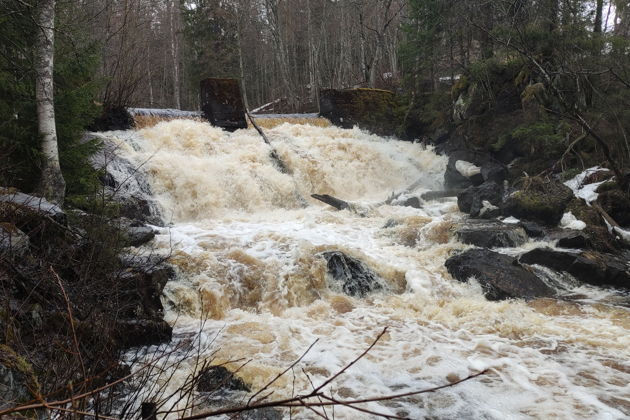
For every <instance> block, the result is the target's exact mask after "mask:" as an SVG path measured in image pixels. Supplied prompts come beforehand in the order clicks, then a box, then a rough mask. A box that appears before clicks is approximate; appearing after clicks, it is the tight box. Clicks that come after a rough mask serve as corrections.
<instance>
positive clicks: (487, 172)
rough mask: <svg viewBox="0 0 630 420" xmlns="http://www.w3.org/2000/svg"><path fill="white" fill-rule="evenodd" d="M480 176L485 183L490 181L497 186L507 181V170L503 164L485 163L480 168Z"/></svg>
mask: <svg viewBox="0 0 630 420" xmlns="http://www.w3.org/2000/svg"><path fill="white" fill-rule="evenodd" d="M481 176H482V177H483V180H484V181H485V182H488V181H492V182H496V183H497V184H499V185H502V184H503V181H505V180H506V179H507V176H508V170H507V167H506V166H505V165H503V164H500V163H497V162H487V163H484V164H483V165H482V166H481Z"/></svg>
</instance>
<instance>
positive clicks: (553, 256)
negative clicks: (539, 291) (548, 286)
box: [519, 248, 630, 288]
mask: <svg viewBox="0 0 630 420" xmlns="http://www.w3.org/2000/svg"><path fill="white" fill-rule="evenodd" d="M519 260H520V261H521V262H522V263H525V264H538V265H542V266H545V267H549V268H551V269H554V270H557V271H564V272H567V273H569V274H571V275H572V276H573V277H575V278H576V279H578V280H580V281H582V282H584V283H589V284H593V285H596V286H602V285H608V286H614V287H622V288H630V266H628V258H627V255H626V256H615V255H611V254H605V253H601V252H596V251H583V252H580V253H570V252H563V251H556V250H553V249H550V248H536V249H534V250H532V251H530V252H528V253H526V254H523V255H522V256H521V257H520V259H519Z"/></svg>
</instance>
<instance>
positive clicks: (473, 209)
mask: <svg viewBox="0 0 630 420" xmlns="http://www.w3.org/2000/svg"><path fill="white" fill-rule="evenodd" d="M502 200H503V187H502V186H500V185H498V184H497V183H495V182H492V181H490V182H485V183H483V184H481V185H480V186H478V187H468V188H467V189H465V190H464V191H462V192H461V193H459V194H458V195H457V206H458V207H459V209H460V210H461V211H462V212H464V213H469V214H470V215H471V216H472V217H479V216H485V217H488V216H490V217H491V215H492V212H491V213H490V214H486V213H487V212H488V207H487V206H486V205H484V201H487V202H488V203H489V204H490V205H491V206H494V207H498V206H499V205H500V204H501V202H502ZM490 210H495V213H497V215H498V213H499V212H498V209H490Z"/></svg>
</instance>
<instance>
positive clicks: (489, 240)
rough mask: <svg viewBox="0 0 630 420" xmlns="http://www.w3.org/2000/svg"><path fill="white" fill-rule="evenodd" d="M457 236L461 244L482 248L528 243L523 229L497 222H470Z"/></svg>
mask: <svg viewBox="0 0 630 420" xmlns="http://www.w3.org/2000/svg"><path fill="white" fill-rule="evenodd" d="M455 234H456V235H457V238H458V239H459V240H460V241H461V242H463V243H465V244H470V245H476V246H479V247H482V248H508V247H517V246H521V245H523V244H524V243H525V242H527V235H526V234H525V230H523V228H522V227H520V226H518V225H514V224H506V223H501V222H497V221H487V222H486V221H478V220H469V221H467V222H466V223H465V224H464V225H463V226H461V227H459V228H458V229H457V230H456V232H455Z"/></svg>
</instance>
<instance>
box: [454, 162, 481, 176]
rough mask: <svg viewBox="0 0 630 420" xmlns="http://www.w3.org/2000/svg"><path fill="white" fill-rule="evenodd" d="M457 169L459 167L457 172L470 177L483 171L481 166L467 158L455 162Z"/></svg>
mask: <svg viewBox="0 0 630 420" xmlns="http://www.w3.org/2000/svg"><path fill="white" fill-rule="evenodd" d="M455 169H457V172H459V173H460V174H462V175H463V176H465V177H466V178H470V177H471V176H475V175H478V174H480V173H481V168H480V167H479V166H477V165H475V164H472V163H470V162H466V161H465V160H458V161H457V162H455Z"/></svg>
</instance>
